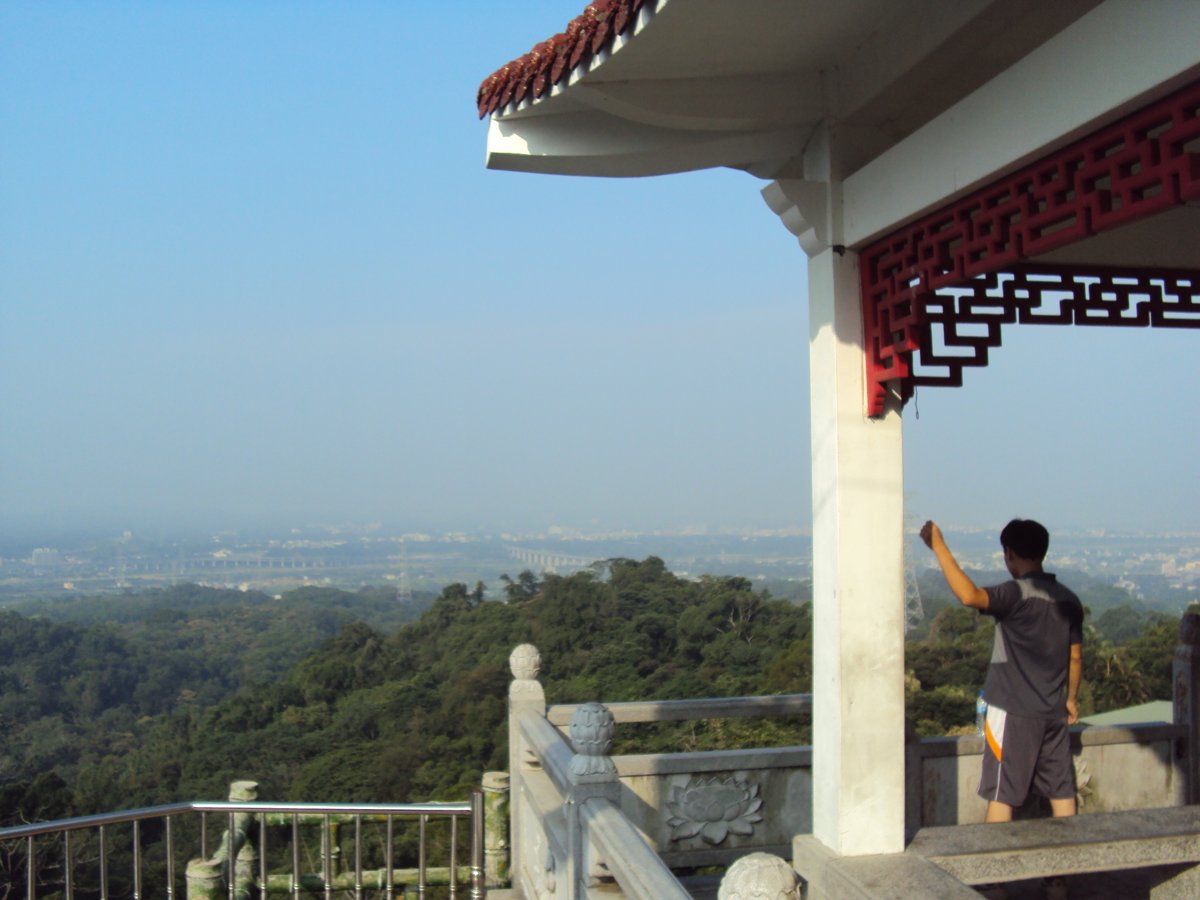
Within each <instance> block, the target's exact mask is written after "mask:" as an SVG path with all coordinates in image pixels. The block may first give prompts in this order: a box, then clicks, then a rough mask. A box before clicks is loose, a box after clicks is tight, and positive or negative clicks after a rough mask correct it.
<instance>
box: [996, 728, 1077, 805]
mask: <svg viewBox="0 0 1200 900" xmlns="http://www.w3.org/2000/svg"><path fill="white" fill-rule="evenodd" d="M983 744H984V746H983V772H982V774H981V775H980V778H979V796H980V797H983V798H984V799H985V800H995V801H997V802H999V803H1006V804H1008V805H1009V806H1020V805H1021V804H1023V803H1024V802H1025V800H1026V798H1027V797H1028V796H1029V793H1030V791H1031V790H1032V791H1033V793H1035V794H1041V795H1042V796H1043V797H1048V798H1049V799H1051V800H1065V799H1067V798H1070V797H1074V796H1075V765H1074V762H1073V761H1072V759H1071V736H1070V732H1069V731H1068V729H1067V717H1066V713H1065V712H1064V713H1063V715H1062V716H1061V717H1060V718H1057V719H1042V718H1037V717H1035V716H1019V715H1016V714H1014V713H1010V712H1006V711H1005V710H1003V709H1000V708H999V707H996V706H989V707H988V711H987V724H986V726H985V728H984V742H983Z"/></svg>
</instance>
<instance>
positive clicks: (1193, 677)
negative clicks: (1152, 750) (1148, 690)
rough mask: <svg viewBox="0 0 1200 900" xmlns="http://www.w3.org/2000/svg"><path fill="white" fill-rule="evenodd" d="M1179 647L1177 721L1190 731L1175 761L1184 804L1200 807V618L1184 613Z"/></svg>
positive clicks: (1175, 697)
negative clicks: (1199, 699) (1197, 804)
mask: <svg viewBox="0 0 1200 900" xmlns="http://www.w3.org/2000/svg"><path fill="white" fill-rule="evenodd" d="M1179 641H1180V643H1179V647H1178V649H1176V651H1175V663H1174V666H1173V672H1172V685H1173V690H1172V693H1173V697H1172V700H1173V703H1174V713H1175V715H1174V718H1175V724H1176V725H1182V726H1184V727H1185V728H1186V729H1187V736H1186V737H1185V738H1184V739H1183V742H1182V746H1180V747H1179V748H1177V750H1176V759H1177V760H1178V762H1179V763H1180V764H1181V766H1182V768H1183V797H1182V798H1181V799H1182V802H1183V803H1188V804H1191V803H1200V702H1198V701H1197V692H1198V691H1200V615H1197V614H1196V613H1191V612H1189V613H1185V614H1184V616H1183V618H1182V619H1180V621H1179Z"/></svg>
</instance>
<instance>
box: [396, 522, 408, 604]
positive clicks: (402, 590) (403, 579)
mask: <svg viewBox="0 0 1200 900" xmlns="http://www.w3.org/2000/svg"><path fill="white" fill-rule="evenodd" d="M396 600H398V601H399V602H400V603H412V585H410V584H409V583H408V544H407V543H406V542H405V540H404V538H401V539H400V578H399V584H397V585H396Z"/></svg>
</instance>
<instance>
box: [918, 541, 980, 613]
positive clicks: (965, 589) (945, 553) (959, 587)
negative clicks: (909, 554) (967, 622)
mask: <svg viewBox="0 0 1200 900" xmlns="http://www.w3.org/2000/svg"><path fill="white" fill-rule="evenodd" d="M921 540H923V541H924V542H925V546H926V547H928V548H929V549H930V550H932V551H933V555H934V556H936V557H937V561H938V565H940V566H941V567H942V575H943V576H944V577H945V579H946V584H948V585H950V590H951V591H953V592H954V596H955V597H957V598H958V602H959V603H961V604H962V605H963V606H970V607H972V608H973V609H987V608H988V595H987V591H985V590H984V589H983V588H980V587H976V586H975V582H973V581H972V580H971V579H970V577H969V576H968V575H967V573H966V572H964V571H963V570H962V567H961V566H960V565H959V564H958V560H956V559H955V558H954V554H953V553H951V552H950V548H949V547H947V546H946V539H945V538H943V537H942V529H940V528H938V527H937V525H935V524H934V523H933V522H926V523H925V524H924V525H923V526H921Z"/></svg>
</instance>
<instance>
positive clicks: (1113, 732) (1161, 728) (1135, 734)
mask: <svg viewBox="0 0 1200 900" xmlns="http://www.w3.org/2000/svg"><path fill="white" fill-rule="evenodd" d="M1185 737H1187V728H1186V727H1185V726H1183V725H1167V724H1164V723H1161V722H1151V723H1148V724H1145V725H1087V726H1076V727H1074V728H1072V729H1071V749H1073V750H1078V749H1080V748H1081V747H1105V746H1109V745H1112V744H1156V743H1159V742H1160V741H1174V740H1179V739H1181V738H1185ZM912 746H913V747H915V748H916V752H917V755H918V756H919V757H920V758H922V759H938V758H941V757H946V756H979V755H981V754H982V753H983V738H981V737H978V736H976V735H973V734H966V735H955V736H953V737H927V738H921V740H920V741H918V742H917V743H915V744H913V745H912Z"/></svg>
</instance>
